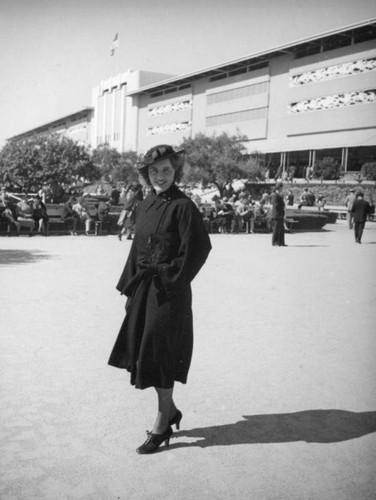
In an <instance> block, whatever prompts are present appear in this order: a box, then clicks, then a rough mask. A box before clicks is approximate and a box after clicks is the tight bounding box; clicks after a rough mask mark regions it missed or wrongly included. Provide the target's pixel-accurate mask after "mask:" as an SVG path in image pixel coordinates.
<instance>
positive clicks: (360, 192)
mask: <svg viewBox="0 0 376 500" xmlns="http://www.w3.org/2000/svg"><path fill="white" fill-rule="evenodd" d="M356 196H361V197H362V198H363V196H364V193H363V191H358V192H357V193H356Z"/></svg>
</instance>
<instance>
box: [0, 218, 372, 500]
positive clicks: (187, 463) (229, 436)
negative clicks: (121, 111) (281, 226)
mask: <svg viewBox="0 0 376 500" xmlns="http://www.w3.org/2000/svg"><path fill="white" fill-rule="evenodd" d="M270 239H271V237H270V235H264V234H258V235H239V236H235V235H234V236H232V235H214V236H213V237H212V242H213V247H214V248H213V251H212V253H211V255H210V257H209V260H208V262H207V264H206V266H205V268H204V269H203V271H202V272H201V274H200V275H199V276H198V278H197V279H196V280H195V282H194V311H195V350H194V359H193V364H192V368H191V372H190V379H189V383H188V384H187V385H186V386H183V385H181V384H179V385H178V386H177V387H176V401H177V403H178V405H179V407H180V408H181V410H182V411H183V414H184V417H183V420H182V427H181V431H180V432H178V433H176V434H175V436H176V438H175V439H173V440H172V441H171V445H170V449H168V450H167V449H166V450H165V449H164V448H163V449H162V451H161V452H160V453H157V454H155V455H151V456H138V455H137V454H136V453H135V448H136V447H137V446H138V445H139V444H141V443H142V442H143V440H144V437H145V429H150V427H151V425H152V422H153V419H154V407H155V395H154V393H153V390H152V389H150V390H146V391H137V390H135V389H133V388H132V387H131V386H130V385H129V382H128V380H129V379H128V375H127V374H126V373H125V372H123V371H122V370H117V369H115V368H112V367H108V366H107V364H106V363H107V358H108V356H109V353H110V350H111V348H112V345H113V343H114V340H115V337H116V335H117V332H118V328H119V326H120V323H121V321H122V318H123V306H124V300H123V298H121V297H120V296H119V295H118V294H117V292H116V291H115V289H114V286H115V283H116V281H117V278H118V276H119V274H120V271H121V269H122V266H123V263H124V261H125V258H126V255H127V252H128V250H129V242H126V241H124V242H122V243H120V242H119V241H118V240H117V239H116V237H114V236H109V237H89V238H87V237H84V236H79V237H76V238H74V237H66V236H61V237H50V238H43V237H34V238H27V237H20V238H5V237H3V238H1V239H0V283H1V291H0V304H1V328H0V329H1V335H0V366H1V388H0V390H1V393H0V398H1V406H0V418H1V428H0V439H1V442H0V446H1V452H0V469H1V480H0V498H1V500H20V499H22V500H57V499H64V500H65V499H72V500H75V499H82V500H118V499H121V500H128V499H131V500H144V499H152V500H159V499H171V500H175V499H179V500H190V499H194V500H206V499H210V500H211V499H220V500H222V499H225V500H227V499H229V498H232V499H234V500H238V499H239V500H240V499H251V500H295V499H296V500H302V499H310V500H312V499H313V500H316V499H317V500H329V499H336V500H344V499H345V500H365V499H367V500H370V499H375V498H376V475H375V464H376V400H375V399H376V398H375V394H376V382H375V371H376V369H375V356H374V355H375V352H376V328H375V327H376V318H375V310H376V309H375V306H376V288H375V286H376V272H375V271H376V260H375V257H376V224H372V225H371V224H369V225H368V228H367V229H366V232H365V235H364V243H363V244H362V245H357V244H355V243H354V242H353V236H352V233H351V232H350V231H349V230H348V229H347V228H346V226H345V224H344V223H343V222H339V223H337V224H335V225H333V226H328V230H327V231H322V232H312V233H300V234H299V233H297V234H290V235H287V238H286V239H287V243H288V244H289V247H288V248H273V247H272V246H271V244H270Z"/></svg>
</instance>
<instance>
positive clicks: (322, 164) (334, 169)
mask: <svg viewBox="0 0 376 500" xmlns="http://www.w3.org/2000/svg"><path fill="white" fill-rule="evenodd" d="M341 171H342V169H341V165H340V164H339V163H338V161H337V160H335V159H334V158H331V157H330V156H329V157H327V158H323V159H322V160H319V161H318V162H317V163H316V164H315V165H314V167H313V177H315V178H316V179H324V180H337V179H339V178H340V177H341Z"/></svg>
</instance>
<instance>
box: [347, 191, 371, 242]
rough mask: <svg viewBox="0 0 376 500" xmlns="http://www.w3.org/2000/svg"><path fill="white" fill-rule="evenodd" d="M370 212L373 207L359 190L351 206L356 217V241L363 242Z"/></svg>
mask: <svg viewBox="0 0 376 500" xmlns="http://www.w3.org/2000/svg"><path fill="white" fill-rule="evenodd" d="M370 213H372V207H371V205H370V204H369V203H368V201H366V200H365V199H364V195H363V193H362V192H361V191H359V192H358V193H357V194H356V198H355V201H354V203H353V204H352V208H351V214H352V216H353V218H354V233H355V243H361V242H362V241H361V240H362V234H363V230H364V226H365V224H366V220H367V217H368V215H369V214H370Z"/></svg>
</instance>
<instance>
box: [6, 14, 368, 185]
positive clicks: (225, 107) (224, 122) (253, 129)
mask: <svg viewBox="0 0 376 500" xmlns="http://www.w3.org/2000/svg"><path fill="white" fill-rule="evenodd" d="M50 132H58V133H64V134H66V135H68V136H69V137H72V138H76V139H77V140H80V141H82V142H86V143H88V144H90V145H91V146H92V147H93V148H95V147H97V146H99V145H100V144H103V143H108V144H109V145H110V146H111V147H114V148H117V149H118V150H119V151H121V152H122V151H127V150H134V151H137V152H138V153H145V152H146V151H147V150H148V149H149V148H150V147H151V146H154V145H156V144H160V143H168V144H172V145H179V144H180V143H181V142H182V140H183V139H184V138H186V137H192V138H193V137H194V136H195V135H196V134H198V133H203V134H205V135H210V136H211V135H213V134H220V133H221V132H227V133H229V134H231V135H232V134H236V133H240V134H242V135H245V136H246V137H247V140H246V141H245V145H246V148H247V151H248V153H249V154H252V153H253V152H259V153H264V154H266V155H267V161H268V163H269V164H272V165H274V166H277V167H282V168H283V169H286V168H288V167H289V166H290V165H292V164H293V165H294V166H295V167H296V169H297V172H296V173H297V176H299V174H300V173H301V172H302V170H303V168H305V167H307V166H312V165H314V164H315V162H316V161H318V160H320V159H322V158H324V157H328V156H330V157H333V158H335V159H336V160H338V162H339V163H340V164H341V165H342V166H343V168H344V169H345V170H346V171H358V170H360V168H361V166H362V165H363V164H364V163H366V162H369V161H376V20H375V19H372V20H368V21H365V22H363V23H358V24H354V25H352V26H347V27H344V28H341V29H337V30H334V31H331V32H326V33H322V34H320V35H317V36H315V37H310V38H306V39H303V40H299V41H296V42H293V43H290V44H287V45H284V46H279V47H274V48H272V49H269V50H265V51H262V52H259V53H256V54H251V55H248V56H246V57H243V58H239V59H236V60H233V61H229V62H225V63H223V64H221V65H217V66H213V67H208V68H205V69H203V70H200V71H196V72H193V73H190V74H186V75H182V76H171V75H165V74H160V73H150V72H144V71H133V70H128V71H127V72H125V73H121V74H119V75H117V76H114V77H111V78H109V79H107V80H103V81H102V82H101V83H100V85H99V86H98V87H96V88H94V89H93V91H92V105H91V107H90V108H86V109H85V110H82V111H79V112H77V113H74V114H71V115H68V116H67V117H64V118H60V119H59V120H56V121H54V122H51V123H49V124H45V125H43V126H41V127H38V128H36V129H33V130H30V131H28V132H26V133H24V134H20V135H19V136H15V137H13V138H12V139H22V138H25V137H27V136H31V135H35V134H36V133H37V134H42V133H43V134H45V133H50Z"/></svg>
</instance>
